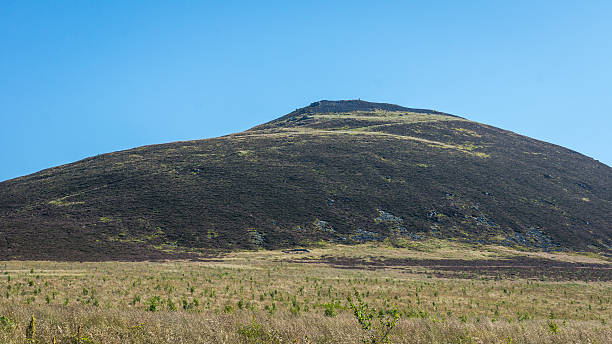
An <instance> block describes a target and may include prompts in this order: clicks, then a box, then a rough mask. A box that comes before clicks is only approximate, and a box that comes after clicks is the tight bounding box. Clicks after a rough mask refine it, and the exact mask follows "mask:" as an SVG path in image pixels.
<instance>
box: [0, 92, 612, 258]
mask: <svg viewBox="0 0 612 344" xmlns="http://www.w3.org/2000/svg"><path fill="white" fill-rule="evenodd" d="M611 214H612V168H610V167H608V166H606V165H604V164H602V163H599V162H597V161H596V160H593V159H591V158H589V157H586V156H584V155H581V154H579V153H577V152H574V151H571V150H568V149H566V148H563V147H560V146H556V145H553V144H549V143H546V142H542V141H538V140H534V139H531V138H528V137H525V136H521V135H517V134H515V133H512V132H509V131H505V130H502V129H498V128H495V127H492V126H488V125H484V124H480V123H476V122H472V121H469V120H466V119H464V118H461V117H457V116H452V115H449V114H445V113H441V112H436V111H430V110H419V109H409V108H404V107H400V106H397V105H391V104H377V103H369V102H364V101H320V102H316V103H313V104H311V105H310V106H308V107H305V108H302V109H299V110H296V111H294V112H292V113H290V114H288V115H286V116H283V117H280V118H279V119H277V120H274V121H272V122H269V123H266V124H262V125H260V126H257V127H255V128H252V129H250V130H247V131H245V132H241V133H236V134H232V135H228V136H223V137H218V138H212V139H205V140H197V141H185V142H174V143H168V144H160V145H152V146H144V147H139V148H135V149H130V150H126V151H120V152H114V153H109V154H103V155H99V156H96V157H91V158H87V159H84V160H81V161H78V162H75V163H71V164H67V165H63V166H58V167H54V168H50V169H47V170H43V171H40V172H38V173H34V174H31V175H28V176H24V177H20V178H16V179H12V180H9V181H5V182H2V183H0V259H51V260H102V259H156V258H164V257H170V256H175V257H176V256H188V255H189V254H190V253H189V252H191V251H204V252H205V251H207V250H209V249H218V248H220V249H238V248H240V249H242V248H248V249H254V248H260V247H261V248H279V247H291V246H295V245H306V244H309V243H313V242H317V241H319V240H326V241H333V242H345V243H356V242H363V241H369V240H383V239H384V238H387V237H391V238H393V239H398V238H400V239H401V238H404V239H408V240H420V239H422V238H426V237H443V238H449V239H456V240H461V241H470V242H482V243H500V244H504V245H520V246H525V247H530V248H536V249H544V250H556V249H579V250H596V251H607V252H610V249H611V246H612V215H611Z"/></svg>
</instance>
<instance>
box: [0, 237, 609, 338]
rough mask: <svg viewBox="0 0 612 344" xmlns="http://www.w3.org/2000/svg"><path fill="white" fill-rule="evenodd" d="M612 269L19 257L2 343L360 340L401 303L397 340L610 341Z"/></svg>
mask: <svg viewBox="0 0 612 344" xmlns="http://www.w3.org/2000/svg"><path fill="white" fill-rule="evenodd" d="M445 262H450V264H445ZM610 267H611V264H610V262H609V261H607V260H605V259H603V258H601V257H594V256H584V255H569V254H562V253H558V254H545V253H524V252H518V251H514V250H511V249H508V248H503V247H492V246H491V247H479V248H477V249H474V247H469V246H467V245H460V244H456V243H449V242H443V241H428V242H421V243H416V244H415V243H413V244H410V245H408V247H403V248H393V247H389V246H385V245H382V244H377V245H360V246H330V247H324V248H318V249H313V250H311V251H310V252H308V253H284V252H281V251H258V252H236V253H231V254H227V255H224V256H220V257H216V258H214V259H211V258H208V259H206V260H202V261H169V262H138V263H132V262H104V263H58V262H32V261H28V262H22V261H8V262H1V263H0V343H24V342H27V341H28V340H29V342H36V343H52V339H53V337H55V340H56V342H57V343H244V342H246V343H359V342H362V341H363V340H369V339H371V336H370V335H372V334H373V335H375V336H376V335H377V332H376V331H378V330H379V329H380V330H383V329H384V324H383V323H382V322H381V321H379V320H380V319H379V316H380V317H381V318H382V320H388V319H390V317H391V315H392V314H394V312H395V310H397V312H396V314H398V315H399V316H400V319H399V322H398V323H397V326H396V327H395V328H393V329H392V330H391V331H390V332H389V333H390V335H389V340H390V341H391V342H393V343H611V342H612V327H611V325H610V318H611V315H612V310H611V309H610V298H611V296H612V282H611V281H610V280H611V276H610V275H611V271H610ZM572 269H573V270H575V271H568V270H572ZM557 270H558V271H557ZM356 293H358V294H359V296H360V297H361V298H362V299H363V301H364V302H365V303H367V304H368V306H369V309H376V312H374V315H375V316H374V318H372V328H371V329H370V330H369V331H365V330H363V329H362V326H360V324H359V322H358V321H357V320H356V317H355V316H354V312H353V310H352V309H351V307H350V303H349V301H348V300H347V297H352V300H355V298H356V296H355V295H356ZM32 316H34V319H35V324H34V329H32V327H31V326H30V325H31V319H32ZM33 330H34V331H33ZM32 332H34V333H32ZM379 338H380V335H379Z"/></svg>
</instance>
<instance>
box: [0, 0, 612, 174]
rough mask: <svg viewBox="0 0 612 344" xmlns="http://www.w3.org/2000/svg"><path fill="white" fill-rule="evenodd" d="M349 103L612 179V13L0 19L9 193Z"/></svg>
mask: <svg viewBox="0 0 612 344" xmlns="http://www.w3.org/2000/svg"><path fill="white" fill-rule="evenodd" d="M356 98H361V99H364V100H370V101H380V102H389V103H395V104H400V105H404V106H409V107H420V108H431V109H436V110H440V111H445V112H450V113H453V114H458V115H462V116H466V117H467V118H469V119H471V120H475V121H478V122H483V123H487V124H491V125H495V126H498V127H501V128H504V129H509V130H512V131H515V132H518V133H520V134H524V135H528V136H531V137H534V138H537V139H541V140H545V141H549V142H552V143H555V144H559V145H562V146H565V147H568V148H570V149H574V150H577V151H579V152H581V153H583V154H586V155H588V156H590V157H593V158H595V159H597V160H599V161H602V162H604V163H606V164H607V165H612V138H611V137H612V116H611V115H612V113H611V109H612V2H611V1H438V2H436V1H420V2H416V1H414V2H408V1H397V2H392V1H380V2H375V1H364V2H360V1H346V2H341V1H334V2H330V1H320V2H319V1H302V2H297V1H295V2H293V1H278V2H264V1H249V2H246V1H245V2H234V1H215V2H213V1H185V2H182V1H164V2H157V1H25V0H24V1H11V0H6V1H2V2H0V116H1V120H2V121H1V126H0V144H1V145H2V149H1V150H0V180H5V179H9V178H14V177H17V176H21V175H25V174H29V173H33V172H35V171H38V170H40V169H44V168H48V167H52V166H55V165H59V164H63V163H68V162H72V161H75V160H79V159H82V158H85V157H87V156H92V155H96V154H101V153H106V152H111V151H115V150H121V149H127V148H132V147H136V146H141V145H146V144H154V143H163V142H170V141H177V140H189V139H199V138H208V137H214V136H220V135H224V134H228V133H231V132H236V131H241V130H245V129H248V128H250V127H252V126H254V125H256V124H259V123H262V122H265V121H268V120H271V119H274V118H276V117H278V116H281V115H283V114H286V113H288V112H290V111H292V110H294V109H295V108H298V107H302V106H306V105H308V104H309V103H311V102H313V101H316V100H320V99H356Z"/></svg>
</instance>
